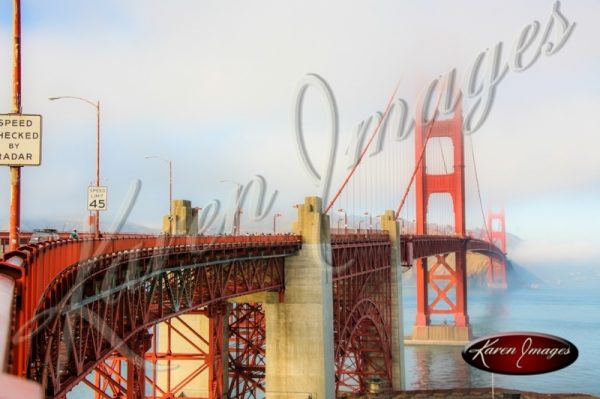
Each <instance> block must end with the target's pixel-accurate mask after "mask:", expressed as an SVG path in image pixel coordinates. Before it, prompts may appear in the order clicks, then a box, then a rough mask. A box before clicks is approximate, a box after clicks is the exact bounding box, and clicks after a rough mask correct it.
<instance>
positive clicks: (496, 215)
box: [487, 208, 507, 289]
mask: <svg viewBox="0 0 600 399" xmlns="http://www.w3.org/2000/svg"><path fill="white" fill-rule="evenodd" d="M487 227H488V234H489V236H488V239H489V240H490V242H491V243H492V244H494V245H496V246H497V247H498V248H500V249H501V250H502V252H504V253H506V222H505V219H504V208H500V210H498V211H492V210H489V211H488V215H487ZM487 283H488V287H490V288H501V289H505V288H506V287H507V285H506V258H505V259H504V260H499V259H494V258H492V257H490V262H489V266H488V272H487Z"/></svg>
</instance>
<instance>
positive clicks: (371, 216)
mask: <svg viewBox="0 0 600 399" xmlns="http://www.w3.org/2000/svg"><path fill="white" fill-rule="evenodd" d="M363 215H365V216H368V217H369V230H371V229H372V228H373V215H371V214H370V213H369V212H365V213H363Z"/></svg>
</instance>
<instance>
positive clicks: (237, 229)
mask: <svg viewBox="0 0 600 399" xmlns="http://www.w3.org/2000/svg"><path fill="white" fill-rule="evenodd" d="M219 183H233V184H235V185H236V186H237V189H236V194H235V212H234V214H233V235H236V236H237V235H239V234H240V233H241V231H242V229H241V223H242V210H241V209H240V196H241V195H242V184H241V183H238V182H236V181H233V180H226V179H222V180H219Z"/></svg>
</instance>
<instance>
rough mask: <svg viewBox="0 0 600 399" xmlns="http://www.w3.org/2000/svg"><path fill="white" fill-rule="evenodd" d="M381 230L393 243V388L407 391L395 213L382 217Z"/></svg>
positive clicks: (397, 232) (398, 244)
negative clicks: (386, 233)
mask: <svg viewBox="0 0 600 399" xmlns="http://www.w3.org/2000/svg"><path fill="white" fill-rule="evenodd" d="M381 229H382V230H384V231H387V232H388V234H389V236H390V241H391V243H392V254H391V266H392V270H391V275H392V281H391V288H392V388H393V390H394V391H403V390H404V389H405V377H404V332H403V328H402V325H403V312H402V306H403V305H402V267H401V258H400V227H399V226H398V222H396V214H395V212H394V211H390V210H388V211H385V213H384V214H383V215H382V216H381Z"/></svg>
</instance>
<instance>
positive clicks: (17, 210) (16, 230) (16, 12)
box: [8, 0, 21, 251]
mask: <svg viewBox="0 0 600 399" xmlns="http://www.w3.org/2000/svg"><path fill="white" fill-rule="evenodd" d="M12 88H13V90H12V110H11V112H12V113H13V114H20V113H21V0H13V87H12ZM20 228H21V166H10V215H9V222H8V250H9V251H14V250H16V249H17V248H19V245H20V241H19V235H20Z"/></svg>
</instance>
